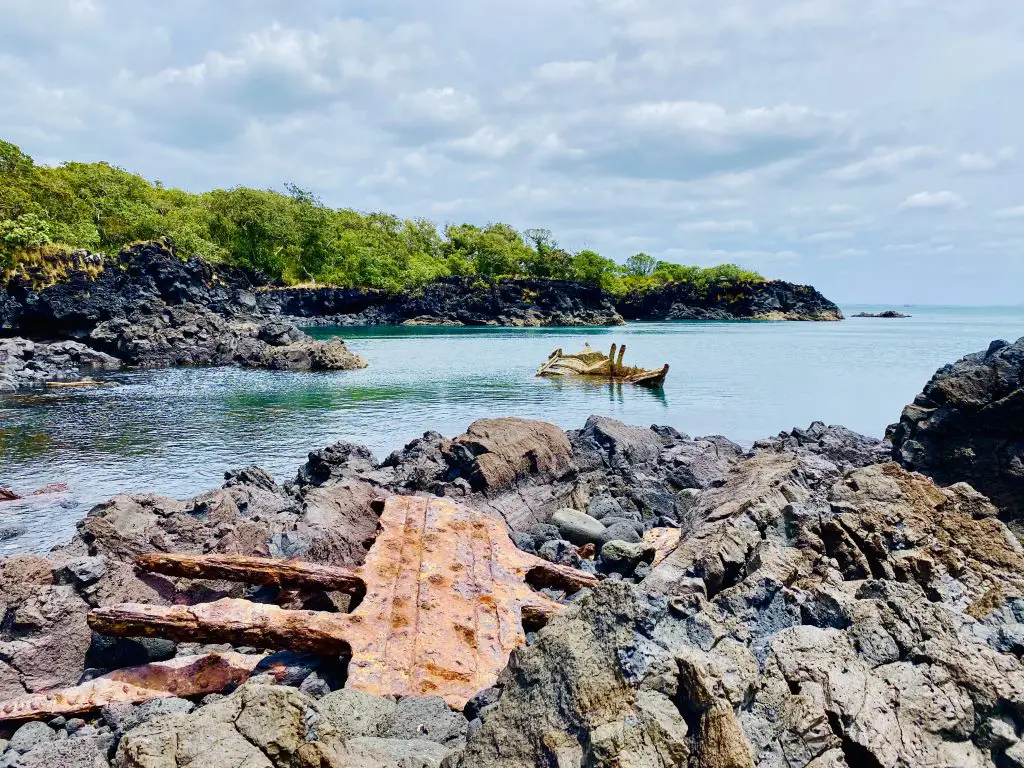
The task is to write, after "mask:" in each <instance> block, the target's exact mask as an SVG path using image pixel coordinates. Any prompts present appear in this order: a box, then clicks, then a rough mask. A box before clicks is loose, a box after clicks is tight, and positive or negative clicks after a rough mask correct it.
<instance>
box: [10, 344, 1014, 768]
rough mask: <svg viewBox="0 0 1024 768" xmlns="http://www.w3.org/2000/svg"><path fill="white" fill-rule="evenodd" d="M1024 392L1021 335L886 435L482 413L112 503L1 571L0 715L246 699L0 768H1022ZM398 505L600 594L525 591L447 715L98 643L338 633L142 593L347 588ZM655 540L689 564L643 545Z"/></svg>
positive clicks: (100, 721) (51, 734) (139, 714)
mask: <svg viewBox="0 0 1024 768" xmlns="http://www.w3.org/2000/svg"><path fill="white" fill-rule="evenodd" d="M1022 395H1024V339H1021V340H1019V341H1017V342H1016V343H1007V342H995V343H993V344H992V345H991V346H990V347H989V349H987V350H985V351H984V352H979V353H977V354H974V355H970V356H968V357H967V358H965V359H963V360H961V361H959V362H957V363H954V364H952V365H949V366H946V367H945V368H943V369H941V370H940V371H938V372H937V373H936V375H935V377H934V378H933V379H932V380H931V381H930V382H929V383H928V384H927V385H926V386H925V388H924V389H923V391H922V393H921V394H920V395H919V396H918V397H917V398H916V399H915V401H914V403H912V404H911V405H909V406H907V408H906V409H905V410H904V412H903V414H902V416H901V418H900V421H899V423H898V424H896V425H894V426H893V427H892V428H891V429H890V440H886V441H880V440H876V439H872V438H867V437H863V436H861V435H857V434H855V433H853V432H851V431H850V430H847V429H845V428H843V427H836V426H833V427H828V426H825V425H824V424H821V423H815V424H812V425H811V426H810V427H809V428H807V429H795V430H793V431H792V432H789V433H784V434H780V435H779V436H777V437H774V438H770V439H766V440H762V441H759V442H757V443H756V444H755V445H754V446H753V447H752V448H751V449H749V450H748V449H745V448H743V447H741V446H739V445H736V444H734V443H732V442H731V441H729V440H728V439H726V438H724V437H718V436H712V437H702V438H691V437H688V436H686V435H683V434H681V433H679V432H678V431H676V430H674V429H672V428H668V427H657V426H655V427H650V428H646V427H636V426H628V425H626V424H623V423H621V422H618V421H615V420H612V419H608V418H604V417H598V416H595V417H592V418H590V419H589V420H588V421H587V423H586V424H585V425H584V426H583V427H582V428H581V429H577V430H570V431H568V432H564V431H562V430H561V429H558V428H557V427H554V426H552V425H550V424H544V423H541V422H532V421H527V420H522V419H512V418H498V419H489V420H484V421H480V422H476V423H474V424H472V425H471V426H470V427H469V428H468V429H467V431H466V433H464V434H463V435H460V436H458V437H456V438H454V439H448V438H445V437H443V436H442V435H440V434H437V433H427V434H425V435H424V436H423V437H422V438H420V439H418V440H415V441H413V442H412V443H410V444H409V445H407V446H406V447H405V448H403V449H401V450H398V451H396V452H395V453H393V454H391V455H390V456H388V457H387V458H385V459H384V460H383V461H380V460H378V459H377V458H375V457H374V456H373V455H372V454H371V453H370V451H368V450H367V449H366V448H363V447H360V446H357V445H351V444H348V443H339V444H336V445H333V446H330V447H328V448H325V449H323V450H318V451H314V452H313V453H311V454H310V455H309V459H308V461H307V462H306V463H305V464H304V465H303V466H302V467H300V468H299V470H298V472H297V473H296V475H295V477H294V478H293V479H291V480H290V481H289V482H286V483H284V484H279V483H278V482H277V481H275V479H274V478H272V477H270V476H269V475H268V474H267V473H265V472H263V471H262V470H260V469H258V468H255V467H249V468H245V469H241V470H238V471H235V472H231V473H229V474H228V476H227V477H226V478H225V482H224V485H223V486H222V487H221V488H219V489H216V490H214V491H211V492H209V493H206V494H203V495H201V496H198V497H196V498H193V499H189V500H187V501H178V500H174V499H169V498H164V497H160V496H154V495H147V494H137V495H130V496H118V497H115V498H113V499H111V500H110V501H108V502H106V503H104V504H101V505H99V506H98V507H96V508H95V509H93V510H92V511H91V512H90V513H89V515H88V516H87V517H86V519H84V520H83V521H81V523H80V524H79V526H78V533H77V535H76V536H75V537H74V539H73V540H72V541H71V542H69V543H68V544H67V545H65V546H63V547H59V548H57V549H55V550H54V551H52V552H51V553H49V554H48V555H46V556H45V557H37V556H19V557H10V558H7V559H6V560H4V561H3V563H2V564H0V595H2V600H3V603H4V606H5V619H4V621H3V623H2V625H0V708H2V706H3V704H2V702H3V701H9V700H11V699H14V698H17V697H21V696H24V695H25V694H26V693H29V692H35V691H40V692H42V691H49V690H52V689H55V688H60V687H66V686H73V685H75V684H77V683H79V681H81V680H88V679H92V678H94V677H96V676H99V675H102V674H104V673H106V672H109V671H110V670H116V669H121V668H125V667H132V666H136V665H139V664H146V663H152V662H161V661H163V660H172V659H175V658H180V657H183V656H190V655H194V654H196V653H199V652H204V651H220V652H225V651H231V650H234V651H240V652H242V653H249V654H252V653H258V652H260V651H261V650H265V651H267V652H268V653H269V655H267V656H266V658H265V659H264V660H263V661H262V662H261V665H260V666H259V667H258V668H257V669H256V674H254V675H253V676H252V677H251V678H250V679H249V680H248V682H245V683H244V684H242V685H241V686H240V687H238V688H237V689H236V690H234V691H231V690H230V689H226V690H224V691H222V692H220V693H215V694H208V695H204V696H201V697H198V696H197V697H192V698H177V697H173V696H170V697H166V698H161V699H156V700H154V701H150V702H148V703H144V704H140V705H133V704H131V703H114V704H110V705H108V706H106V707H104V708H102V709H101V710H100V711H94V712H88V713H84V714H82V715H81V716H70V717H67V716H57V717H53V718H50V719H49V720H38V721H34V722H29V723H26V724H24V725H20V726H19V725H18V724H17V723H8V724H7V728H6V730H4V731H3V732H2V733H3V735H4V736H5V737H6V743H4V744H0V746H2V747H3V751H2V754H0V765H8V766H55V765H61V766H70V767H71V768H79V767H81V768H103V767H104V766H116V767H117V768H185V767H186V766H189V767H192V766H199V765H202V766H208V767H209V768H227V767H228V766H232V767H234V766H239V765H246V766H282V767H283V766H289V767H292V766H320V767H321V768H322V767H324V766H332V767H336V768H341V767H342V766H394V767H395V768H398V767H399V766H403V767H404V766H431V767H436V768H440V767H441V766H443V767H444V768H460V767H463V768H469V767H470V766H474V767H475V766H509V767H510V768H511V767H513V766H515V767H519V766H615V765H622V766H627V765H628V766H637V767H639V768H645V767H646V766H651V767H652V768H654V767H655V766H657V767H659V768H660V767H662V766H694V767H696V766H711V767H712V768H727V767H728V768H733V767H740V766H743V767H747V766H758V767H759V768H760V767H762V766H764V767H766V768H767V767H768V766H771V767H773V768H774V767H775V766H778V767H779V768H782V767H783V766H785V767H786V768H790V767H792V766H814V767H815V768H824V767H825V766H830V767H836V768H838V767H839V766H848V767H849V768H854V767H856V766H896V767H903V766H906V768H910V767H911V766H920V765H942V766H993V765H994V766H1000V767H1002V766H1013V765H1022V764H1024V740H1022V739H1021V734H1022V727H1024V665H1022V662H1021V656H1022V653H1024V548H1022V546H1021V543H1020V541H1019V540H1018V538H1017V537H1016V536H1015V535H1014V533H1013V532H1012V531H1013V530H1014V529H1016V527H1017V525H1018V524H1019V522H1020V521H1021V519H1022V516H1024V485H1022V484H1021V473H1020V463H1021V460H1022V456H1024V419H1022V411H1021V410H1020V403H1021V402H1022ZM396 495H397V496H409V495H419V496H424V497H430V498H444V499H447V500H450V501H452V502H455V503H458V504H460V505H465V506H466V507H468V508H473V509H475V510H478V511H479V512H481V513H484V514H487V515H489V516H491V517H492V518H493V519H495V520H498V521H501V522H502V523H503V524H504V525H505V526H507V529H508V531H509V536H510V537H511V539H512V541H513V542H514V543H515V545H516V546H517V547H518V548H519V549H521V550H524V551H525V552H528V553H530V554H531V555H535V556H537V557H539V558H541V559H543V560H545V561H548V562H550V563H552V564H553V565H559V566H562V567H565V568H570V569H576V570H577V571H578V572H580V573H585V574H587V576H588V577H589V578H593V579H596V580H597V582H598V584H597V586H596V587H594V588H592V589H590V588H588V589H583V590H580V591H576V592H574V593H573V594H567V593H564V592H560V591H559V590H557V589H553V588H552V587H550V586H548V587H542V588H541V590H542V592H544V595H545V597H546V599H550V600H557V601H559V602H561V603H563V604H564V607H563V608H562V609H561V611H560V612H558V613H557V614H556V615H554V616H553V617H552V618H551V619H550V621H549V622H548V624H547V626H545V627H544V628H542V629H539V630H537V631H530V632H529V633H527V634H526V636H525V641H526V643H525V645H523V646H522V647H520V648H518V649H517V650H515V651H514V652H513V653H512V655H511V658H510V659H509V661H508V664H507V666H506V667H505V668H504V669H503V670H502V671H501V672H500V673H499V674H498V675H497V679H496V680H495V682H494V685H492V686H490V687H488V688H485V689H484V690H482V691H480V692H479V693H478V694H477V695H476V696H474V697H473V698H472V699H471V700H470V701H469V702H468V703H467V704H466V705H465V707H464V708H463V711H461V712H460V711H453V710H452V709H451V708H450V707H449V706H448V705H446V703H445V700H444V699H443V698H440V697H439V696H431V695H424V696H405V697H401V698H395V697H389V696H374V695H370V694H367V693H365V692H362V691H359V690H355V689H353V688H349V687H346V685H345V668H344V664H343V663H342V662H340V661H339V659H338V658H336V657H334V658H331V657H323V656H318V655H315V654H308V653H297V652H293V651H289V650H282V649H279V648H270V649H257V648H252V647H250V648H242V647H234V648H232V647H231V646H227V645H215V646H199V645H198V644H196V643H188V642H178V643H175V642H172V641H170V640H165V639H161V638H159V637H139V638H113V637H107V636H103V635H100V634H96V633H94V632H93V631H92V630H91V629H90V626H89V624H88V622H87V615H88V612H89V611H90V609H93V608H98V607H106V606H111V605H115V604H120V603H125V602H130V603H143V604H149V605H153V606H172V605H177V606H188V605H195V604H198V603H209V602H211V601H215V600H218V599H221V598H226V597H235V598H238V597H244V598H246V599H248V600H249V601H251V602H253V603H260V604H265V605H283V606H287V607H290V608H305V609H313V610H318V611H323V610H339V609H340V608H339V606H338V605H335V607H334V608H333V609H332V608H330V607H329V606H330V605H331V604H332V603H331V600H332V599H333V598H332V597H331V596H330V595H327V594H324V593H317V592H316V591H307V592H302V591H299V592H296V591H295V590H289V589H283V588H275V587H268V586H262V587H261V586H245V585H239V584H234V583H231V582H226V581H218V580H209V579H205V580H204V579H195V578H185V577H167V576H160V575H154V574H152V573H145V572H142V571H140V570H139V569H137V568H136V565H135V562H136V557H137V556H138V555H139V554H141V553H147V552H156V553H179V554H183V555H199V556H201V555H209V554H221V555H235V556H257V557H270V558H279V559H293V560H298V561H304V562H307V563H312V564H321V565H324V566H336V567H358V566H359V565H360V564H361V563H363V562H364V561H365V559H366V557H367V552H368V549H369V548H370V547H371V546H372V545H373V542H374V537H375V536H376V534H377V529H378V515H379V510H380V506H381V504H380V502H382V501H383V500H385V499H387V498H389V497H393V496H396ZM652 531H655V532H664V531H674V532H676V535H677V536H678V546H669V547H667V548H664V550H663V551H659V550H658V547H657V546H655V545H653V544H652V543H651V537H650V534H651V532H652ZM341 608H344V606H341ZM480 642H484V641H483V640H481V641H480Z"/></svg>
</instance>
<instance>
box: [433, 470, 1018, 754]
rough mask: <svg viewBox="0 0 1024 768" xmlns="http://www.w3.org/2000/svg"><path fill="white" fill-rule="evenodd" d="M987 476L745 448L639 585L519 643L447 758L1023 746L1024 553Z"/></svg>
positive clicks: (573, 610)
mask: <svg viewBox="0 0 1024 768" xmlns="http://www.w3.org/2000/svg"><path fill="white" fill-rule="evenodd" d="M976 496H977V495H976V494H974V493H973V492H971V493H968V492H967V491H966V490H965V489H964V488H963V487H962V486H960V487H954V488H951V489H941V488H939V487H938V486H936V485H935V484H934V483H933V482H932V481H930V480H928V479H926V478H924V477H922V476H921V475H917V474H912V473H909V472H907V471H905V470H903V469H901V468H900V467H899V466H897V465H896V464H891V463H890V464H883V465H872V466H868V467H862V468H857V469H853V470H851V471H849V472H848V473H846V474H843V473H842V472H841V471H840V469H839V468H838V467H837V466H836V465H835V464H834V463H832V462H830V461H828V460H826V459H824V458H822V457H821V456H820V455H816V454H814V453H810V452H803V453H797V454H793V453H789V452H785V451H782V452H775V451H761V452H759V453H758V454H756V455H754V456H753V457H751V458H749V459H745V460H743V461H742V462H740V463H739V464H738V466H736V467H735V468H734V469H733V470H732V471H731V472H730V473H729V476H728V477H727V479H726V481H725V483H724V484H723V485H722V486H720V487H718V488H716V489H714V490H712V491H710V492H709V493H706V494H704V495H703V496H702V497H701V499H700V501H699V502H698V505H697V509H695V510H694V512H693V513H692V515H693V517H694V519H695V521H696V522H695V524H694V527H693V529H692V530H691V531H690V533H689V535H688V536H685V537H684V539H683V541H682V543H681V545H680V547H679V548H678V549H677V550H676V551H675V552H673V553H672V554H671V555H669V557H668V558H667V559H665V560H664V561H663V562H662V563H660V564H659V565H658V566H656V567H655V568H654V569H653V571H652V572H651V573H650V575H649V576H647V577H646V578H645V579H644V580H643V581H642V582H641V583H640V584H639V585H637V586H634V585H630V584H626V583H611V582H606V583H605V584H603V585H602V586H601V587H599V588H598V589H597V590H596V591H595V592H594V593H593V594H592V595H591V596H590V597H588V598H585V599H583V600H581V601H579V602H578V603H576V604H575V605H573V606H572V607H570V608H568V609H567V610H566V611H564V612H563V613H562V614H561V615H559V616H557V617H556V618H555V619H554V620H553V621H552V622H551V624H549V625H548V627H546V628H545V629H543V630H541V632H540V633H539V634H538V637H537V640H536V642H535V643H534V644H533V645H532V646H531V647H529V648H526V649H523V650H522V651H521V652H519V653H517V654H516V655H515V656H514V657H513V659H512V662H511V663H510V664H509V666H508V668H507V670H506V671H505V672H504V673H503V675H502V676H501V678H499V683H498V685H499V687H500V688H501V689H502V695H501V698H500V700H499V701H498V703H497V704H495V705H493V706H491V707H490V708H488V709H487V710H485V711H484V712H483V716H482V724H481V725H480V727H479V728H478V729H477V730H476V731H475V733H474V734H473V736H471V738H470V739H469V741H468V743H467V746H466V748H465V751H464V753H463V754H462V755H461V757H453V758H452V759H450V760H449V763H448V765H450V766H467V767H468V766H525V765H538V766H562V765H572V766H598V765H629V766H644V767H646V766H664V765H690V766H694V767H696V766H712V767H713V768H717V767H719V766H722V767H724V766H759V767H760V766H765V767H767V766H772V767H773V768H774V767H775V766H778V767H779V768H783V767H786V768H793V767H795V766H816V767H823V766H851V768H853V767H856V766H869V768H874V767H875V766H885V767H886V768H896V767H897V766H906V767H907V768H910V767H911V766H921V765H942V766H954V765H955V766H983V765H1009V764H1012V762H1011V761H1012V759H1013V754H1012V750H1015V749H1017V750H1019V749H1020V747H1018V746H1017V745H1018V744H1020V742H1019V732H1020V726H1021V723H1022V722H1024V721H1022V717H1024V666H1022V665H1021V662H1020V659H1019V655H1020V652H1021V650H1024V649H1022V647H1021V646H1020V645H1018V644H1017V643H1018V641H1017V638H1019V637H1020V631H1019V630H1020V629H1021V625H1020V623H1019V622H1020V619H1021V618H1022V609H1024V602H1022V601H1021V597H1022V594H1024V593H1022V588H1024V555H1022V551H1021V546H1020V544H1019V542H1018V541H1017V540H1016V538H1015V537H1014V536H1012V535H1011V534H1010V532H1009V531H1008V530H1007V529H1006V527H1005V526H1004V525H1003V524H1002V523H1000V522H998V521H997V520H995V519H993V517H992V514H993V512H994V510H993V509H992V508H991V507H990V506H988V505H979V504H978V499H977V498H976ZM1007 753H1010V756H1009V757H1007Z"/></svg>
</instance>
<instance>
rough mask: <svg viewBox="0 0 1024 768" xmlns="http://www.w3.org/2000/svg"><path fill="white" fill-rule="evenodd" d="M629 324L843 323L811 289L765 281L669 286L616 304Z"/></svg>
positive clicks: (836, 310) (833, 308) (831, 306)
mask: <svg viewBox="0 0 1024 768" xmlns="http://www.w3.org/2000/svg"><path fill="white" fill-rule="evenodd" d="M616 308H617V309H618V310H619V312H621V313H622V316H623V317H624V318H626V319H627V320H825V321H828V320H842V319H843V313H842V311H841V310H840V309H839V307H838V306H837V305H836V304H835V303H833V302H831V301H829V300H828V299H826V298H825V297H824V296H822V295H821V294H820V293H819V292H818V291H816V290H815V289H814V288H812V287H811V286H809V285H795V284H793V283H787V282H785V281H782V280H768V281H766V282H763V283H755V284H751V285H741V286H737V285H731V284H730V285H711V286H709V287H708V289H707V290H706V291H698V290H696V289H695V288H694V287H693V286H691V285H689V284H686V283H669V284H667V285H665V286H663V287H661V288H658V289H656V290H653V291H646V292H643V293H630V294H627V295H626V296H624V297H623V298H622V299H621V300H620V301H618V302H616Z"/></svg>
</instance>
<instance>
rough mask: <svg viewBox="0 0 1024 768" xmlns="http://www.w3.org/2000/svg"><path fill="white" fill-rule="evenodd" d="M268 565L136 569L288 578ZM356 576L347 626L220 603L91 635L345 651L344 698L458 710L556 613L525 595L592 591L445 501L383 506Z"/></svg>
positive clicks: (150, 560) (107, 620)
mask: <svg viewBox="0 0 1024 768" xmlns="http://www.w3.org/2000/svg"><path fill="white" fill-rule="evenodd" d="M267 562H268V561H263V560H260V561H255V562H254V561H253V560H252V559H247V558H230V557H228V558H226V557H223V556H218V557H214V558H211V557H198V558H186V557H182V556H160V557H154V556H143V557H141V558H140V559H139V564H140V566H141V567H153V568H154V569H158V570H160V572H163V573H167V572H173V573H179V574H181V575H189V576H192V577H195V576H208V577H214V576H215V577H217V578H225V577H226V576H227V575H228V574H230V578H235V579H238V580H243V581H249V580H253V581H257V583H266V582H265V581H259V579H261V578H264V579H265V578H268V577H267V574H268V573H271V572H275V573H279V572H283V571H282V569H277V570H276V571H275V570H274V569H272V568H268V565H267ZM270 562H271V563H273V562H274V561H270ZM307 569H308V566H307V565H306V564H298V563H292V564H291V566H290V570H289V571H288V573H289V578H290V579H291V580H290V582H289V583H293V584H302V583H304V574H308V573H309V571H308V570H307ZM337 570H340V569H337ZM346 573H347V572H346ZM353 573H354V574H355V575H356V576H358V578H359V579H361V580H362V582H363V584H365V589H366V596H365V598H364V599H363V601H362V602H361V603H360V604H359V606H358V607H357V608H356V609H355V610H354V611H353V612H352V613H350V614H336V613H322V612H317V611H287V610H283V609H281V608H277V607H275V606H268V605H260V604H255V603H250V602H248V601H245V600H219V601H217V602H215V603H209V604H203V605H196V606H174V607H162V606H143V605H121V606H113V607H109V608H101V609H97V610H95V611H93V612H92V613H91V614H90V617H89V623H90V625H91V626H92V627H93V629H94V630H96V631H98V632H102V633H104V634H112V635H124V636H135V635H144V636H159V637H170V638H173V639H190V640H202V641H209V642H232V643H239V644H242V643H244V644H247V645H248V644H254V645H257V646H258V647H281V648H289V649H293V650H310V651H317V652H320V653H334V654H344V653H345V652H346V651H347V652H348V653H349V654H350V655H351V660H350V662H349V672H348V683H347V685H348V687H351V688H355V689H357V690H361V691H365V692H367V693H372V694H376V695H398V696H426V695H438V696H442V697H443V698H444V699H445V701H447V702H448V704H449V705H450V706H452V707H453V708H455V709H462V707H463V706H465V704H466V702H467V701H468V700H469V698H470V697H471V696H473V695H474V694H475V693H477V692H478V691H480V690H482V689H484V688H487V687H489V686H491V685H493V684H494V682H495V681H496V679H497V675H498V672H500V671H501V669H502V668H503V667H504V666H505V664H506V663H507V662H508V657H509V654H510V653H511V652H512V650H513V649H515V648H516V647H518V646H520V645H522V644H523V643H524V642H525V635H524V630H523V621H524V620H526V621H527V622H529V623H530V624H538V623H543V621H545V620H546V619H547V618H548V617H550V616H551V615H552V614H553V613H554V612H556V611H557V610H559V609H560V608H561V606H560V604H559V603H557V602H555V601H554V600H552V599H550V598H548V597H546V596H545V595H543V594H541V593H539V592H536V591H534V590H533V589H532V588H531V586H530V584H533V585H535V586H553V587H556V588H559V589H564V590H566V591H568V592H575V591H577V590H579V589H582V588H584V587H591V586H594V585H595V584H596V583H597V580H596V579H595V578H594V577H593V576H591V575H590V574H586V573H583V572H581V571H577V570H575V569H572V568H566V567H564V566H557V565H553V564H551V563H548V562H546V561H544V560H541V559H540V558H537V557H534V556H533V555H529V554H527V553H525V552H522V551H520V550H518V549H517V548H516V547H515V545H514V544H513V543H512V540H511V539H510V538H509V536H508V532H507V530H506V528H505V525H504V523H502V522H501V521H499V520H497V519H495V518H493V517H490V516H488V515H486V514H483V513H481V512H477V511H475V510H472V509H470V508H468V507H465V506H462V505H459V504H456V503H454V502H452V501H449V500H447V499H439V498H429V499H428V498H422V497H407V496H406V497H403V496H394V497H391V498H389V499H388V500H387V502H386V504H385V507H384V512H383V514H382V515H381V519H380V533H379V534H378V536H377V539H376V541H375V543H374V545H373V547H372V548H371V549H370V551H369V553H368V554H367V557H366V562H365V563H364V564H363V565H362V566H361V567H360V568H358V569H356V570H355V571H354V572H353ZM326 576H329V574H326V575H325V574H323V573H318V577H317V578H318V579H321V580H322V579H323V578H326Z"/></svg>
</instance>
